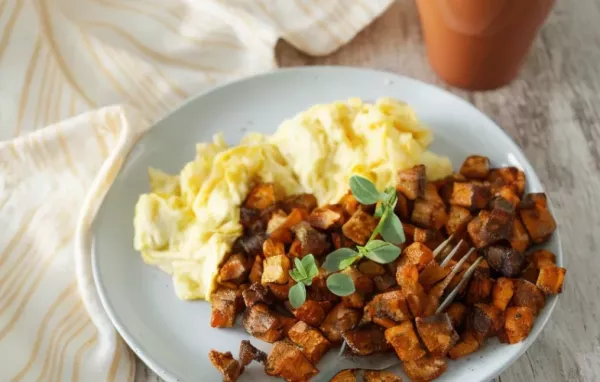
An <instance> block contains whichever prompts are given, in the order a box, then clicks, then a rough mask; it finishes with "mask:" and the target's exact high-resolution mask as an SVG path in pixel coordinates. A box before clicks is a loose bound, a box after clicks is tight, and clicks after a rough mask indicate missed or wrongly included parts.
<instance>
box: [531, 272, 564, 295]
mask: <svg viewBox="0 0 600 382" xmlns="http://www.w3.org/2000/svg"><path fill="white" fill-rule="evenodd" d="M566 272H567V270H566V269H565V268H561V267H557V266H556V265H546V266H544V267H542V269H540V275H539V276H538V279H537V283H536V286H537V287H538V288H539V289H540V290H541V291H542V292H544V293H545V294H558V293H560V292H562V285H563V281H564V279H565V273H566Z"/></svg>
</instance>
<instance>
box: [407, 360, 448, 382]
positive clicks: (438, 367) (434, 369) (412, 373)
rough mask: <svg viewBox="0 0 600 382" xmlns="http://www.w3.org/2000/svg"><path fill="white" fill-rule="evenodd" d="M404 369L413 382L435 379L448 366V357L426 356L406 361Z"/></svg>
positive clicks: (427, 381) (426, 381)
mask: <svg viewBox="0 0 600 382" xmlns="http://www.w3.org/2000/svg"><path fill="white" fill-rule="evenodd" d="M403 366H404V371H405V372H406V375H407V376H408V378H410V380H411V381H413V382H429V381H433V380H434V379H436V378H437V377H439V376H440V375H442V374H444V372H445V371H446V369H447V368H448V363H447V361H446V358H443V357H433V356H430V355H428V356H425V357H421V358H419V359H417V360H414V361H409V362H404V363H403Z"/></svg>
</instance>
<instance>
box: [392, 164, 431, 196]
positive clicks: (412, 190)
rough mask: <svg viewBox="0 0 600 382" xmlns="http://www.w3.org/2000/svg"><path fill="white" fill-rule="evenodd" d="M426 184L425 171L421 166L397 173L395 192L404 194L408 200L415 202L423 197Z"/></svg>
mask: <svg viewBox="0 0 600 382" xmlns="http://www.w3.org/2000/svg"><path fill="white" fill-rule="evenodd" d="M426 184H427V169H426V168H425V166H424V165H422V164H420V165H417V166H414V167H412V168H409V169H407V170H400V171H398V176H397V177H396V190H398V191H400V192H401V193H402V194H404V196H406V197H407V198H408V199H409V200H415V199H417V198H418V197H419V196H423V195H424V193H425V186H426Z"/></svg>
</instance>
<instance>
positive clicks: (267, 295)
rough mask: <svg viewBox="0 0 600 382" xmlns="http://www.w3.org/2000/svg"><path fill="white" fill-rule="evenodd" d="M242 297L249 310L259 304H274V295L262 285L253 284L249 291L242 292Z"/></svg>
mask: <svg viewBox="0 0 600 382" xmlns="http://www.w3.org/2000/svg"><path fill="white" fill-rule="evenodd" d="M242 297H243V298H244V304H245V305H246V307H248V308H250V307H252V306H253V305H254V304H257V303H259V302H262V303H264V304H267V305H271V304H272V303H273V295H272V294H271V292H270V291H269V288H267V287H266V286H264V285H262V284H261V283H253V284H252V285H250V287H249V288H248V289H246V290H244V291H243V292H242Z"/></svg>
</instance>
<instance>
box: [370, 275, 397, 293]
mask: <svg viewBox="0 0 600 382" xmlns="http://www.w3.org/2000/svg"><path fill="white" fill-rule="evenodd" d="M373 283H374V284H375V289H376V290H377V292H379V293H383V292H386V291H387V290H388V289H390V288H391V287H393V286H394V285H396V280H395V279H394V278H393V277H392V276H391V275H388V274H387V273H386V274H384V275H381V276H375V277H373Z"/></svg>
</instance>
